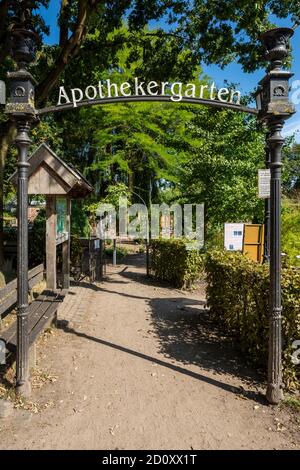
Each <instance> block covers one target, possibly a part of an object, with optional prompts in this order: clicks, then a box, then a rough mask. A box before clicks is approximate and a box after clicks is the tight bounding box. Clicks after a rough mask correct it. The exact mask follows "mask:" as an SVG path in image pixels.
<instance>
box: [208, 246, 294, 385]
mask: <svg viewBox="0 0 300 470" xmlns="http://www.w3.org/2000/svg"><path fill="white" fill-rule="evenodd" d="M205 270H206V273H207V284H208V285H207V303H208V306H209V307H210V311H211V315H213V317H214V318H215V319H216V321H218V322H219V323H220V324H221V325H222V326H223V327H224V330H225V331H226V332H227V333H228V334H230V335H232V336H234V337H236V338H237V339H238V341H239V344H240V347H241V349H242V350H243V351H244V352H245V353H246V354H247V355H248V357H249V358H250V359H251V360H252V361H253V363H254V364H256V365H258V366H262V367H263V368H264V369H266V367H267V353H268V335H269V324H268V323H269V311H268V303H269V276H268V267H267V266H264V265H260V264H258V263H255V262H253V261H251V260H249V259H248V258H246V257H245V256H243V255H242V254H239V253H229V252H225V251H223V252H222V251H214V252H210V253H208V254H207V256H206V259H205ZM282 302H283V327H282V331H283V367H284V381H285V383H286V385H287V386H288V387H291V388H293V387H299V386H300V376H299V367H298V368H297V366H295V365H294V364H293V363H292V360H291V354H292V352H293V349H292V343H293V341H294V340H296V339H299V337H300V310H299V307H300V271H299V270H296V269H292V268H286V269H283V276H282Z"/></svg>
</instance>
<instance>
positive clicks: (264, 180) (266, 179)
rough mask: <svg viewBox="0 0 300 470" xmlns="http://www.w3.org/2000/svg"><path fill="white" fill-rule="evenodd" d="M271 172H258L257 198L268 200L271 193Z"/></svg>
mask: <svg viewBox="0 0 300 470" xmlns="http://www.w3.org/2000/svg"><path fill="white" fill-rule="evenodd" d="M270 187H271V172H270V170H269V169H267V170H258V197H259V198H261V199H268V198H269V197H270V193H271V188H270Z"/></svg>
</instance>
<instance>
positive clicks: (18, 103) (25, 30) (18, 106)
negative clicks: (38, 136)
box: [5, 0, 39, 118]
mask: <svg viewBox="0 0 300 470" xmlns="http://www.w3.org/2000/svg"><path fill="white" fill-rule="evenodd" d="M17 3H18V4H17V5H16V7H15V16H14V17H13V19H12V24H11V25H10V28H9V49H10V55H11V57H12V58H13V59H14V60H15V61H16V63H17V65H18V70H17V71H15V72H10V73H8V79H9V87H10V99H9V102H8V103H7V104H6V108H5V112H6V113H7V114H9V115H10V116H11V117H12V118H16V117H18V116H21V115H26V116H27V117H34V116H35V115H36V110H35V105H34V85H35V80H34V79H33V77H32V75H31V74H30V73H29V72H28V70H27V68H28V66H29V64H30V63H31V62H32V61H33V60H34V59H35V52H36V46H37V44H38V42H39V36H38V34H37V33H36V32H35V31H34V30H33V25H32V21H31V10H32V8H33V7H34V2H32V1H31V0H20V1H19V2H17Z"/></svg>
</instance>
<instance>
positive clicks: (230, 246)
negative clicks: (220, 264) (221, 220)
mask: <svg viewBox="0 0 300 470" xmlns="http://www.w3.org/2000/svg"><path fill="white" fill-rule="evenodd" d="M243 238H244V224H225V226H224V247H225V248H226V250H229V251H242V250H243Z"/></svg>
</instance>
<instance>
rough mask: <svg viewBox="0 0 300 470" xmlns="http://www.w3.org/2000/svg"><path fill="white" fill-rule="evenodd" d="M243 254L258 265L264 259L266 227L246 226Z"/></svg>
mask: <svg viewBox="0 0 300 470" xmlns="http://www.w3.org/2000/svg"><path fill="white" fill-rule="evenodd" d="M243 254H244V255H246V256H247V257H248V258H250V259H252V260H253V261H257V262H258V263H262V262H263V258H264V225H260V224H245V226H244V242H243Z"/></svg>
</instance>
